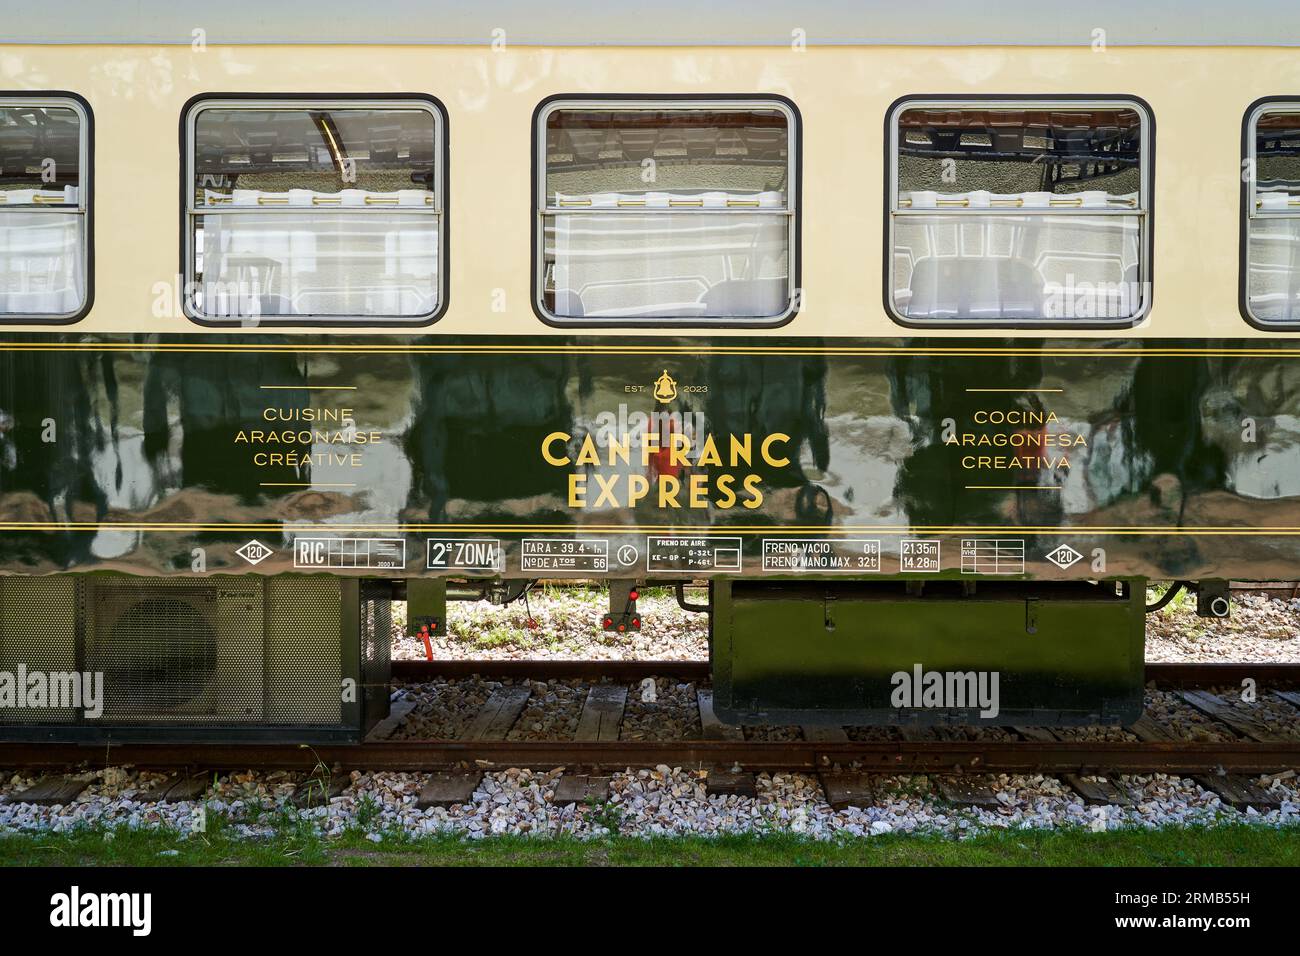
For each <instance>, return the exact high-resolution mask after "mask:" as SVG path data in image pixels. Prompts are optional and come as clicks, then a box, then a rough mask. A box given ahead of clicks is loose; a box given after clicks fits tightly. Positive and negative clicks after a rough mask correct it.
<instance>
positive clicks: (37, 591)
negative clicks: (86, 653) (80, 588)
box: [0, 575, 79, 726]
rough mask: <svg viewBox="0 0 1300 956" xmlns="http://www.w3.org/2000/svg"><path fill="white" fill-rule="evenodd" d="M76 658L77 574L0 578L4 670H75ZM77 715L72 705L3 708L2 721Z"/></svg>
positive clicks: (63, 719)
mask: <svg viewBox="0 0 1300 956" xmlns="http://www.w3.org/2000/svg"><path fill="white" fill-rule="evenodd" d="M77 663H78V662H77V581H76V579H75V578H71V577H67V576H64V575H60V576H57V577H47V578H23V577H9V576H4V577H0V671H3V672H5V673H7V674H10V675H13V677H14V679H15V680H16V679H17V676H18V674H19V672H20V670H21V669H26V670H28V671H32V670H41V671H60V672H63V673H71V672H73V671H76V670H78V669H79V668H78V666H77ZM77 718H78V713H77V710H76V708H73V707H63V708H53V707H39V708H34V707H15V708H12V709H10V708H0V726H2V725H5V724H30V723H43V724H44V723H53V724H64V723H71V722H73V721H75V720H77Z"/></svg>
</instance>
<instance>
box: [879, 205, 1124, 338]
mask: <svg viewBox="0 0 1300 956" xmlns="http://www.w3.org/2000/svg"><path fill="white" fill-rule="evenodd" d="M903 198H908V199H910V200H911V206H910V207H908V208H910V209H911V210H913V211H916V210H930V209H933V210H934V211H935V212H934V214H933V215H929V214H928V213H927V214H925V215H904V216H897V217H895V221H894V250H893V255H894V286H893V289H894V302H895V306H896V308H897V309H898V310H899V312H900V313H901V314H903V315H904V316H907V317H908V318H916V319H971V320H976V321H978V320H981V319H998V320H1014V319H1025V320H1035V319H1080V320H1087V319H1124V318H1129V317H1131V316H1132V315H1134V314H1136V313H1137V312H1138V311H1139V309H1140V307H1141V302H1142V290H1141V288H1140V286H1139V284H1138V277H1139V269H1138V256H1139V250H1140V237H1141V220H1140V218H1139V217H1138V216H1137V215H1130V214H1125V213H1121V214H1117V215H1107V216H1098V215H1080V216H1071V215H1069V214H1061V213H1054V214H1051V215H1041V214H1040V215H1033V214H1030V215H1025V214H1024V213H1022V212H1021V210H1033V209H1046V208H1051V202H1052V201H1053V200H1056V201H1057V202H1059V201H1060V200H1062V199H1068V200H1077V201H1078V202H1079V205H1080V207H1081V208H1086V209H1098V208H1116V207H1114V206H1112V205H1111V203H1110V199H1109V197H1108V195H1107V194H1106V193H1105V192H1100V191H1089V192H1083V193H1074V194H1070V195H1059V194H1056V195H1054V194H1051V193H1046V192H1032V193H1012V194H997V193H989V192H983V191H976V192H969V193H958V194H941V193H934V192H920V191H918V192H912V193H904V194H903ZM1118 198H1121V199H1132V198H1135V197H1132V196H1125V197H1118ZM1012 202H1018V203H1019V205H1016V206H1011V205H1010V204H1011V203H1012ZM950 203H965V204H966V205H965V206H964V207H963V208H966V209H987V210H988V212H987V213H981V214H978V215H977V214H973V213H968V212H963V213H950V212H947V211H946V208H945V207H946V206H948V204H950ZM1058 208H1059V207H1058Z"/></svg>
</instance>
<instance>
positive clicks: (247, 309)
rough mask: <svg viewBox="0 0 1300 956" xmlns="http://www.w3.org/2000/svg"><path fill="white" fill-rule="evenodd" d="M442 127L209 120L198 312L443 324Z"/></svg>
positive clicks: (200, 189) (397, 116)
mask: <svg viewBox="0 0 1300 956" xmlns="http://www.w3.org/2000/svg"><path fill="white" fill-rule="evenodd" d="M435 122H436V120H435V117H434V114H432V113H431V112H429V111H427V110H424V109H377V108H376V109H305V108H298V109H288V108H285V109H270V108H261V109H235V108H230V109H226V108H213V109H205V110H203V111H201V112H200V113H199V114H198V116H197V118H196V120H195V125H194V166H193V169H194V182H193V187H194V191H193V195H192V202H193V211H194V212H195V213H197V215H195V216H193V217H192V223H191V225H192V229H193V238H192V249H193V255H194V264H193V268H194V277H195V279H196V285H197V289H196V291H195V296H194V305H195V307H196V308H197V309H198V311H199V312H200V313H201V314H203V315H205V316H211V317H220V318H235V317H253V318H257V317H262V316H271V317H273V316H315V317H326V318H328V317H330V316H338V317H344V318H346V317H353V316H355V317H360V318H407V319H418V318H422V317H425V316H428V315H430V314H432V313H433V312H435V311H436V310H437V305H438V288H439V281H438V280H439V277H438V249H439V243H440V220H441V214H440V213H441V210H440V206H439V196H438V192H437V188H436V180H435V168H434V161H435V152H436V142H437V139H436V135H435V133H436V131H435V126H434V123H435Z"/></svg>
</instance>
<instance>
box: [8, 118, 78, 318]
mask: <svg viewBox="0 0 1300 956" xmlns="http://www.w3.org/2000/svg"><path fill="white" fill-rule="evenodd" d="M81 133H82V130H81V117H80V116H79V115H78V113H77V112H76V111H75V110H72V109H69V108H67V107H40V106H4V107H0V313H3V314H8V315H32V316H51V317H59V316H68V315H73V314H75V313H76V312H78V311H80V309H81V307H82V305H83V304H84V303H85V299H86V257H85V249H86V223H85V216H84V215H83V214H82V212H81V204H82V199H83V197H82V195H81V188H82V182H81V180H82V174H81Z"/></svg>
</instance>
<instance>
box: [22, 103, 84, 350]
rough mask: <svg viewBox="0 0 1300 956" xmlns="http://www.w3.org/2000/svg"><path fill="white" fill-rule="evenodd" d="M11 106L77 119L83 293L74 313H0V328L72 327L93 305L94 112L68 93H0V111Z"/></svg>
mask: <svg viewBox="0 0 1300 956" xmlns="http://www.w3.org/2000/svg"><path fill="white" fill-rule="evenodd" d="M15 106H37V107H55V108H59V109H71V110H72V111H73V112H75V113H76V114H77V115H78V117H79V118H80V120H81V123H80V126H81V129H80V133H79V139H80V143H79V145H78V150H77V162H78V164H79V166H80V168H79V170H78V173H79V176H78V189H77V212H78V214H80V215H81V216H82V217H83V218H84V219H85V229H84V231H83V234H82V242H81V257H82V266H83V269H84V273H85V276H86V292H85V296H84V299H83V301H82V303H81V307H80V308H79V309H78V310H77V311H76V312H69V313H66V314H63V315H51V314H49V313H37V314H32V313H27V312H0V325H74V324H76V323H77V322H80V321H81V320H82V319H84V318H85V317H86V316H87V315H89V314H90V310H91V308H92V307H93V306H94V304H95V113H94V111H93V110H92V109H91V108H90V103H89V102H88V101H87V100H86V98H85V97H84V96H81V95H80V94H78V93H73V92H70V91H68V90H30V91H29V90H0V108H3V107H15ZM0 215H3V213H0Z"/></svg>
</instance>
